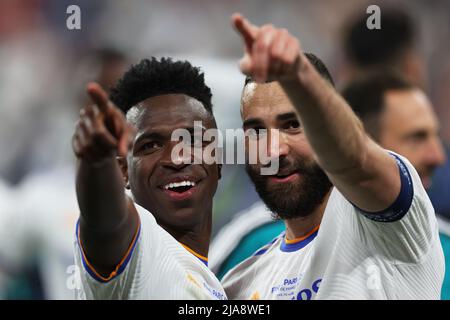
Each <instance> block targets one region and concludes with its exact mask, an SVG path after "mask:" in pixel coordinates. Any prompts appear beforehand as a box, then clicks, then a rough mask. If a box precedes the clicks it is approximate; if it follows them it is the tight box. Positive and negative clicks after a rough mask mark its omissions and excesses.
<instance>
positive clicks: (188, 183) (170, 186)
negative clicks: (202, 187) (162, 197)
mask: <svg viewBox="0 0 450 320" xmlns="http://www.w3.org/2000/svg"><path fill="white" fill-rule="evenodd" d="M186 186H192V187H194V186H195V182H194V181H187V180H185V181H180V182H173V183H168V184H166V185H165V186H164V189H166V190H168V189H173V188H178V187H186Z"/></svg>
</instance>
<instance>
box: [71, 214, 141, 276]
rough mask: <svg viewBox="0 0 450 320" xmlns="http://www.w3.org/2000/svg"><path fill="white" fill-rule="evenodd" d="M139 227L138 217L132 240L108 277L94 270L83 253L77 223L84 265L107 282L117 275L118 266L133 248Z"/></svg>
mask: <svg viewBox="0 0 450 320" xmlns="http://www.w3.org/2000/svg"><path fill="white" fill-rule="evenodd" d="M140 228H141V220H140V219H139V220H138V226H137V229H136V232H135V234H134V236H133V240H132V241H131V244H130V246H129V247H128V249H127V252H126V253H125V255H124V256H123V258H122V259H121V260H120V262H119V263H118V264H117V266H116V267H115V268H114V271H112V272H111V273H110V274H109V276H108V277H104V276H102V275H101V274H100V273H98V272H97V270H95V268H94V267H93V266H92V264H91V263H90V262H89V260H88V259H87V257H86V255H85V253H84V249H83V245H82V243H81V237H80V225H79V224H78V230H77V235H78V242H79V244H80V251H81V254H82V256H83V260H84V262H85V263H86V266H87V267H88V268H89V269H90V271H91V272H92V273H93V274H94V275H95V276H96V277H98V278H99V279H100V280H102V281H104V282H107V281H109V280H111V279H113V278H114V277H115V276H117V272H118V270H119V269H120V267H121V266H122V264H123V263H124V262H125V261H126V260H127V258H128V256H129V255H130V253H131V250H132V249H133V247H134V245H135V243H136V240H137V237H138V234H139V230H140Z"/></svg>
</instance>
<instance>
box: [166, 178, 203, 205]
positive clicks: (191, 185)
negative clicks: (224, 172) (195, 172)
mask: <svg viewBox="0 0 450 320" xmlns="http://www.w3.org/2000/svg"><path fill="white" fill-rule="evenodd" d="M199 183H200V181H195V180H194V179H193V178H188V177H183V178H181V177H180V178H175V179H173V181H171V182H167V183H166V184H164V185H163V186H161V189H162V190H163V192H164V193H165V194H166V195H167V196H168V197H169V198H170V199H171V200H173V201H181V200H187V199H189V198H191V197H192V196H193V195H194V194H195V192H196V190H197V187H198V184H199Z"/></svg>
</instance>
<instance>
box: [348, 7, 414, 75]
mask: <svg viewBox="0 0 450 320" xmlns="http://www.w3.org/2000/svg"><path fill="white" fill-rule="evenodd" d="M367 18H368V16H367V15H362V16H358V17H357V18H356V19H354V20H353V21H352V23H351V24H350V25H349V27H348V29H347V30H346V32H345V36H344V48H345V51H346V54H347V56H348V58H349V59H350V61H352V62H353V63H354V64H355V65H357V66H359V67H373V66H378V65H382V64H383V65H388V66H389V65H391V67H392V65H393V64H395V63H397V62H398V61H399V59H400V58H401V57H402V55H403V54H404V53H405V52H406V51H407V50H408V49H411V48H413V46H414V44H415V40H416V39H415V37H416V27H415V24H414V22H413V19H412V17H411V16H410V15H409V14H408V13H407V12H405V11H404V10H403V9H397V8H389V9H387V8H386V9H384V8H383V10H382V14H381V29H368V28H367V22H366V21H367Z"/></svg>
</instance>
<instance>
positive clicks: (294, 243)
mask: <svg viewBox="0 0 450 320" xmlns="http://www.w3.org/2000/svg"><path fill="white" fill-rule="evenodd" d="M319 227H320V225H318V226H317V227H315V228H314V229H312V230H311V231H310V232H309V233H308V234H307V235H305V236H303V237H300V238H296V239H292V240H288V239H286V234H283V235H282V240H281V245H280V249H281V251H283V252H294V251H297V250H300V249H302V248H304V247H305V246H306V245H308V243H310V242H311V241H313V240H314V238H315V237H316V236H317V233H318V232H319Z"/></svg>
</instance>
